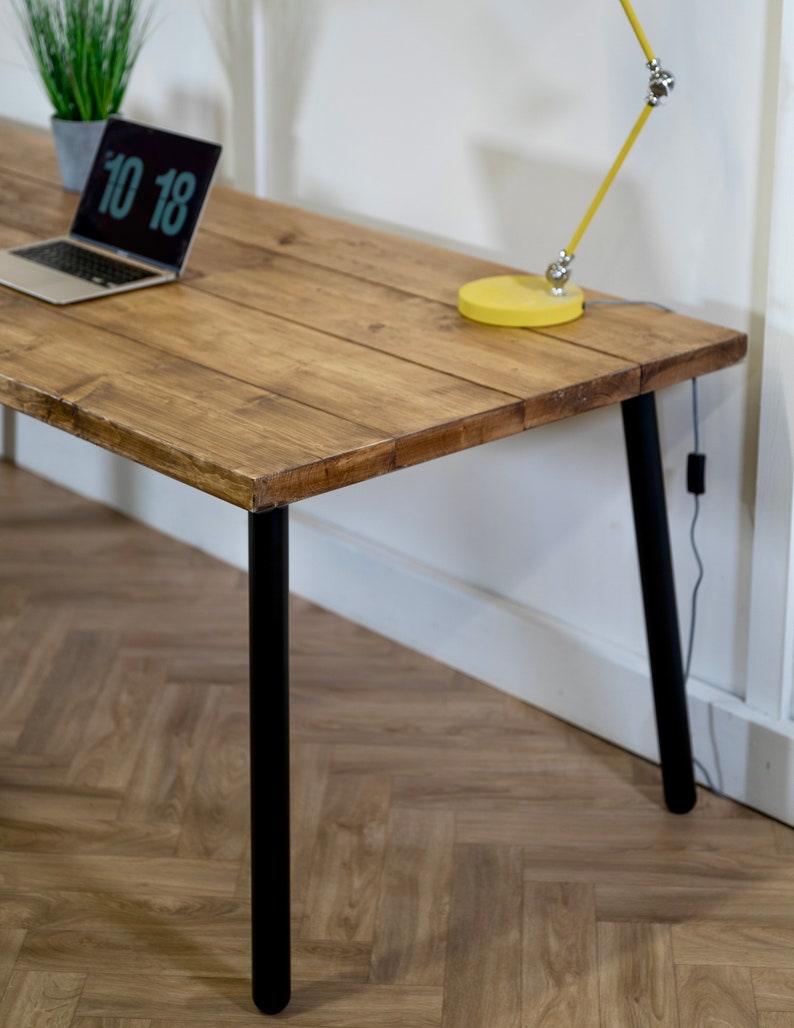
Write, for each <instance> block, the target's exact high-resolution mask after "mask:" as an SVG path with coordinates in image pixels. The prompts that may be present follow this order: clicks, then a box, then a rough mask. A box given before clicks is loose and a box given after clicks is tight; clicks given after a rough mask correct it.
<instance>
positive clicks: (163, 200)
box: [99, 153, 196, 236]
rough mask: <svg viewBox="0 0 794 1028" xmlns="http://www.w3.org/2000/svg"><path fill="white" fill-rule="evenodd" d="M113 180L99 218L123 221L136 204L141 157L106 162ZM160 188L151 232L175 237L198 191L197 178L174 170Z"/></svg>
mask: <svg viewBox="0 0 794 1028" xmlns="http://www.w3.org/2000/svg"><path fill="white" fill-rule="evenodd" d="M105 168H106V170H107V171H109V172H110V178H109V179H108V183H107V185H106V186H105V192H104V193H103V194H102V200H101V201H100V204H99V213H100V214H110V216H111V218H116V219H117V220H118V221H121V219H122V218H126V217H127V215H128V214H129V213H130V211H131V210H132V205H133V204H134V203H135V194H136V193H137V192H138V186H139V185H140V184H141V179H142V178H143V170H144V164H143V161H142V160H141V159H140V157H125V156H124V154H123V153H120V154H116V156H115V157H111V158H110V159H109V160H107V161H105ZM154 181H155V184H156V185H158V186H159V187H160V195H159V197H158V198H157V203H156V205H155V208H154V213H153V214H152V218H151V221H150V222H149V228H150V229H152V231H154V232H157V231H160V232H163V233H165V235H167V236H175V235H176V234H177V232H179V230H180V229H181V228H182V226H183V225H184V224H185V219H186V218H187V215H188V206H187V205H188V202H189V201H190V199H191V198H192V196H193V194H194V193H195V191H196V176H195V175H194V174H193V173H192V172H191V171H182V172H179V173H177V170H176V168H171V169H170V170H169V171H166V172H165V173H164V174H162V175H158V176H157V178H156V179H155V180H154Z"/></svg>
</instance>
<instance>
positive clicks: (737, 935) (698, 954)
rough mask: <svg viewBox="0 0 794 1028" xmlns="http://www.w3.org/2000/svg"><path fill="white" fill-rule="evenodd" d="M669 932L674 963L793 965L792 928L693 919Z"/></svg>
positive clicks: (750, 965)
mask: <svg viewBox="0 0 794 1028" xmlns="http://www.w3.org/2000/svg"><path fill="white" fill-rule="evenodd" d="M672 933H673V952H674V953H675V961H676V964H697V965H701V966H705V965H707V964H725V965H736V966H740V965H743V966H746V967H781V968H794V928H786V927H783V926H778V927H767V926H766V925H760V924H736V925H725V924H709V923H707V922H694V923H692V924H678V925H673V927H672Z"/></svg>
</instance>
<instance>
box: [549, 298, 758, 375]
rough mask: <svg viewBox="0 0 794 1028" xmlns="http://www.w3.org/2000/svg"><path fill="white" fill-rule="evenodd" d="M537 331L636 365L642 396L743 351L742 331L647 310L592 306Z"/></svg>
mask: <svg viewBox="0 0 794 1028" xmlns="http://www.w3.org/2000/svg"><path fill="white" fill-rule="evenodd" d="M538 332H539V334H541V335H545V336H549V337H553V338H555V339H560V340H565V341H566V342H570V343H574V344H578V345H582V346H592V347H594V348H595V349H597V350H598V351H599V352H601V353H609V354H612V355H614V356H615V357H619V358H621V359H622V360H627V361H632V362H634V363H636V364H638V365H641V367H642V386H641V390H642V392H643V393H647V392H651V391H652V390H654V389H662V388H664V387H665V386H668V385H673V384H675V383H676V382H680V381H682V380H684V379H687V378H695V377H697V376H698V375H705V374H708V373H709V372H712V371H717V370H719V369H720V368H725V367H728V366H729V365H731V364H735V363H737V362H738V361H740V360H742V358H743V357H744V356H745V354H746V352H747V336H746V335H745V334H744V333H743V332H737V331H735V330H733V329H730V328H724V327H722V326H720V325H713V324H711V323H709V322H705V321H699V320H697V319H695V318H690V317H686V316H684V315H681V314H675V313H673V312H672V311H664V310H659V309H657V308H654V307H653V306H634V305H627V306H620V305H619V303H618V304H616V305H614V306H606V305H605V306H603V307H602V306H594V307H592V308H591V309H589V310H587V311H586V312H585V315H584V317H583V318H581V319H579V320H578V321H575V322H570V323H569V324H567V325H558V326H555V327H554V328H548V329H539V330H538Z"/></svg>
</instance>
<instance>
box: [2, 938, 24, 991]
mask: <svg viewBox="0 0 794 1028" xmlns="http://www.w3.org/2000/svg"><path fill="white" fill-rule="evenodd" d="M24 941H25V930H24V928H0V997H2V995H3V993H4V992H5V990H6V986H7V985H8V983H9V981H10V980H11V974H12V972H13V971H14V965H15V964H16V960H17V957H18V956H19V951H20V950H21V949H22V944H23V943H24Z"/></svg>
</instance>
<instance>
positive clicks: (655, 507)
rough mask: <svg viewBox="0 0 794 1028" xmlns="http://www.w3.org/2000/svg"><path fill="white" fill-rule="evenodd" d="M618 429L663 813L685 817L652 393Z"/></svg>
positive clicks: (678, 666) (680, 706)
mask: <svg viewBox="0 0 794 1028" xmlns="http://www.w3.org/2000/svg"><path fill="white" fill-rule="evenodd" d="M623 428H624V432H625V436H626V453H627V456H628V465H629V479H630V482H631V496H632V503H633V506H634V527H635V531H636V534H637V553H638V556H639V564H640V578H641V580H642V596H643V603H644V605H645V628H646V632H647V636H648V656H649V658H650V665H651V681H652V683H653V695H654V703H655V706H656V731H657V733H658V737H659V754H660V757H661V761H662V781H663V784H664V797H665V802H666V803H667V806H668V809H670V810H671V811H673V812H674V813H676V814H685V813H686V812H687V811H688V810H691V809H692V807H694V805H695V799H696V793H695V777H694V770H693V766H692V744H691V741H690V735H689V715H688V713H687V705H686V691H685V683H684V671H683V661H682V656H681V637H680V634H679V628H678V610H677V605H676V598H675V584H674V581H673V564H672V558H671V555H670V533H669V530H668V526H667V507H666V504H665V495H664V479H663V477H662V459H661V453H660V448H659V429H658V424H657V420H656V402H655V399H654V394H653V393H648V394H646V395H644V396H637V397H634V398H632V399H630V400H625V401H624V402H623Z"/></svg>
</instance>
